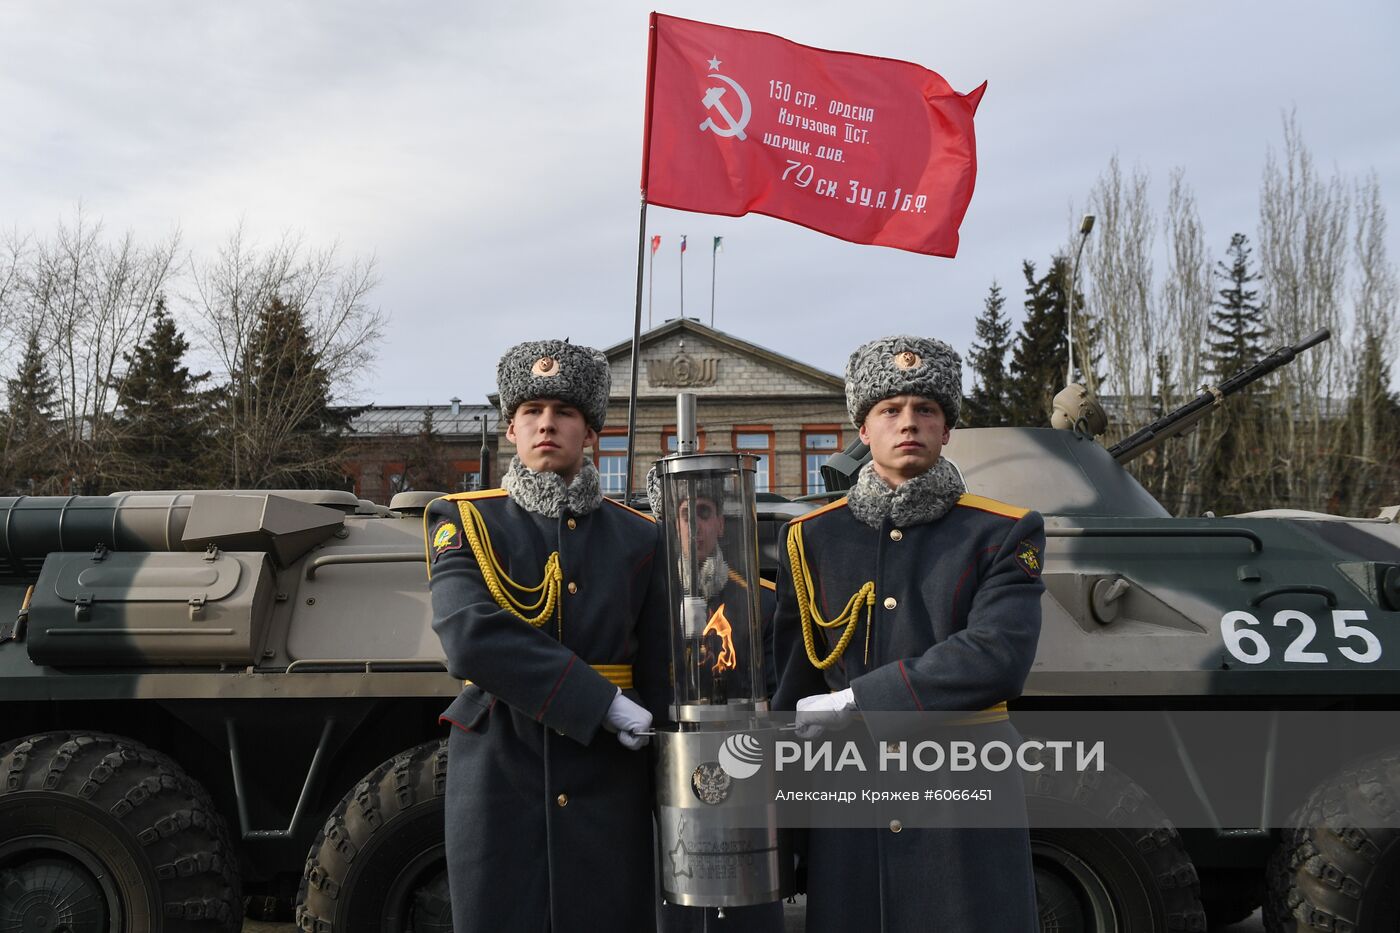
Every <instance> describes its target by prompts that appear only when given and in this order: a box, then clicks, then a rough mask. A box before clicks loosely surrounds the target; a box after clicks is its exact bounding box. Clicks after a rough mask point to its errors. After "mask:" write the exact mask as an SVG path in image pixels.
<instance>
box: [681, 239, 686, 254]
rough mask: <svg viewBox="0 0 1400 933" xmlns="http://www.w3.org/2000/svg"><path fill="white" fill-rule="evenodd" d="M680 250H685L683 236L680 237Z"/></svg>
mask: <svg viewBox="0 0 1400 933" xmlns="http://www.w3.org/2000/svg"><path fill="white" fill-rule="evenodd" d="M681 252H682V253H683V252H685V237H681Z"/></svg>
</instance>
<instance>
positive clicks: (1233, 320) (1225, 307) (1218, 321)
mask: <svg viewBox="0 0 1400 933" xmlns="http://www.w3.org/2000/svg"><path fill="white" fill-rule="evenodd" d="M1252 252H1253V250H1251V249H1250V248H1249V237H1247V236H1245V235H1244V234H1243V233H1236V234H1235V235H1234V236H1232V237H1230V246H1229V249H1227V250H1226V252H1225V254H1226V256H1227V257H1229V261H1228V262H1226V261H1225V260H1220V261H1218V262H1216V264H1215V266H1216V268H1215V277H1216V279H1218V280H1219V281H1221V282H1222V283H1224V284H1223V287H1222V288H1221V289H1220V290H1219V291H1218V292H1217V294H1218V295H1219V298H1218V299H1217V300H1216V301H1215V310H1214V312H1213V313H1212V314H1211V319H1210V323H1209V325H1208V326H1209V328H1210V333H1211V338H1210V354H1209V357H1210V365H1211V373H1212V374H1213V375H1214V376H1215V378H1216V379H1225V378H1227V377H1229V376H1232V375H1234V374H1235V373H1237V372H1239V371H1240V370H1242V369H1244V368H1245V367H1247V366H1249V365H1251V364H1252V363H1254V362H1256V361H1258V360H1259V358H1260V357H1262V356H1263V355H1264V341H1265V340H1266V339H1268V336H1269V329H1268V328H1267V327H1266V326H1265V325H1264V305H1263V303H1262V302H1260V301H1259V292H1258V291H1257V290H1256V289H1252V288H1250V287H1249V286H1250V283H1252V282H1257V281H1259V273H1258V272H1257V271H1255V270H1254V269H1253V268H1251V264H1250V254H1251V253H1252Z"/></svg>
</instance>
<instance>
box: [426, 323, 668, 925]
mask: <svg viewBox="0 0 1400 933" xmlns="http://www.w3.org/2000/svg"><path fill="white" fill-rule="evenodd" d="M497 385H498V388H499V392H500V400H501V409H502V412H503V413H504V415H505V417H506V418H507V419H508V428H507V432H506V437H507V439H509V440H510V441H511V442H513V443H514V444H515V445H516V448H517V451H518V452H517V455H516V456H515V458H514V459H513V460H512V462H511V464H510V467H509V469H508V471H507V472H506V474H505V476H504V477H503V478H502V488H501V489H499V490H489V491H483V492H477V493H464V494H460V495H454V496H446V497H444V498H441V499H438V500H436V501H434V502H433V503H432V505H431V506H430V507H429V508H428V510H427V512H426V514H425V521H424V529H425V535H426V543H427V558H428V565H429V574H430V580H431V583H430V585H431V589H432V602H433V628H434V630H435V631H436V632H437V633H438V636H439V637H440V638H441V639H442V644H443V648H444V650H445V652H446V654H447V659H448V668H449V670H450V671H451V672H452V674H453V676H456V677H460V678H462V679H463V681H464V685H463V689H462V693H461V695H460V696H458V697H457V699H456V700H455V701H454V702H453V703H452V705H451V706H449V707H448V708H447V710H446V711H445V712H444V713H443V714H442V721H443V722H446V723H448V724H450V725H451V729H450V737H449V740H448V771H447V789H446V819H447V827H446V842H447V864H448V880H449V883H450V886H451V893H452V915H453V925H454V929H455V930H456V933H472V931H481V933H501V931H521V933H527V931H528V933H546V931H550V933H569V931H593V930H613V931H622V933H631V931H641V930H653V929H654V928H655V889H654V883H653V878H654V870H653V856H652V852H653V840H652V823H651V812H652V801H653V792H652V774H651V768H650V763H649V760H648V756H647V755H646V753H644V752H642V751H640V749H641V748H642V747H643V746H644V745H645V744H646V743H647V741H648V738H647V734H646V733H647V731H648V730H649V728H650V726H651V722H652V711H653V710H657V711H660V710H662V709H664V705H663V704H664V702H665V692H666V689H667V685H666V681H665V678H666V654H667V632H666V620H665V615H664V613H665V601H664V600H665V594H664V592H663V590H664V585H665V584H664V577H662V576H661V575H660V574H659V562H658V561H657V560H656V558H655V554H656V545H657V534H656V525H655V523H654V521H653V520H652V519H651V518H650V517H649V516H647V515H644V514H642V513H640V512H636V511H634V510H632V509H630V508H628V507H626V506H624V505H622V504H620V503H617V502H614V501H612V500H609V499H605V498H604V497H603V496H602V494H601V492H600V486H599V480H598V471H597V470H596V469H595V468H594V466H593V464H592V463H591V462H589V461H588V460H587V458H586V457H585V451H586V450H587V448H588V447H590V446H592V445H593V444H595V443H596V439H597V431H598V430H599V429H600V428H601V427H602V426H603V419H604V416H605V413H606V410H607V401H608V387H609V370H608V364H607V360H606V359H605V358H604V357H603V356H602V354H600V353H598V352H597V351H595V350H591V349H589V348H587V347H580V346H574V345H571V344H568V343H566V342H564V341H558V340H548V341H536V342H531V343H525V344H521V345H519V346H516V347H513V348H512V349H511V350H509V351H507V353H506V354H505V356H504V357H502V358H501V361H500V364H499V366H498V369H497Z"/></svg>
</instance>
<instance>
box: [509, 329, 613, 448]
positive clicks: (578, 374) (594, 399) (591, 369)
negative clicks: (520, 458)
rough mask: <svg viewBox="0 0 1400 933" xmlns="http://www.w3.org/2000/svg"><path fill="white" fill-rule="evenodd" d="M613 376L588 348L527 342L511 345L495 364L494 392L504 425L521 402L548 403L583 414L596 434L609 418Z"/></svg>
mask: <svg viewBox="0 0 1400 933" xmlns="http://www.w3.org/2000/svg"><path fill="white" fill-rule="evenodd" d="M611 387H612V370H611V369H609V367H608V358H607V357H606V356H604V355H603V354H602V353H601V352H599V351H598V350H595V349H593V348H592V347H584V346H575V345H574V344H571V343H569V342H568V341H566V340H530V341H527V342H525V343H520V344H516V345H515V346H513V347H511V348H510V349H509V350H507V351H506V352H505V354H504V355H503V356H502V357H501V361H500V362H499V363H497V364H496V391H498V392H499V393H500V395H501V412H502V414H504V415H505V417H506V420H510V419H511V418H514V417H515V410H516V409H517V408H519V407H520V404H521V403H522V402H529V401H533V400H534V399H541V398H553V399H558V400H559V401H561V402H568V403H569V404H570V405H573V406H574V407H575V408H577V409H578V410H579V411H580V412H582V413H583V417H584V420H586V421H587V422H588V425H589V427H591V428H593V430H595V431H601V430H602V428H603V422H604V421H606V420H607V416H608V390H609V389H610V388H611Z"/></svg>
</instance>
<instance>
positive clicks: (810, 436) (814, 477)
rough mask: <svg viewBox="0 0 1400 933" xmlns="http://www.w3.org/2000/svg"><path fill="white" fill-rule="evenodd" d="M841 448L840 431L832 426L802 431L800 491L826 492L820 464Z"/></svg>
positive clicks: (809, 492)
mask: <svg viewBox="0 0 1400 933" xmlns="http://www.w3.org/2000/svg"><path fill="white" fill-rule="evenodd" d="M840 449H841V432H840V431H839V430H836V429H833V428H809V429H807V430H805V431H803V432H802V462H803V466H804V469H803V471H802V491H803V492H804V493H806V494H808V495H810V494H812V493H817V492H826V483H825V482H823V481H822V464H824V463H826V461H827V459H828V458H829V457H830V456H831V455H832V454H834V453H836V452H837V451H838V450H840Z"/></svg>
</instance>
